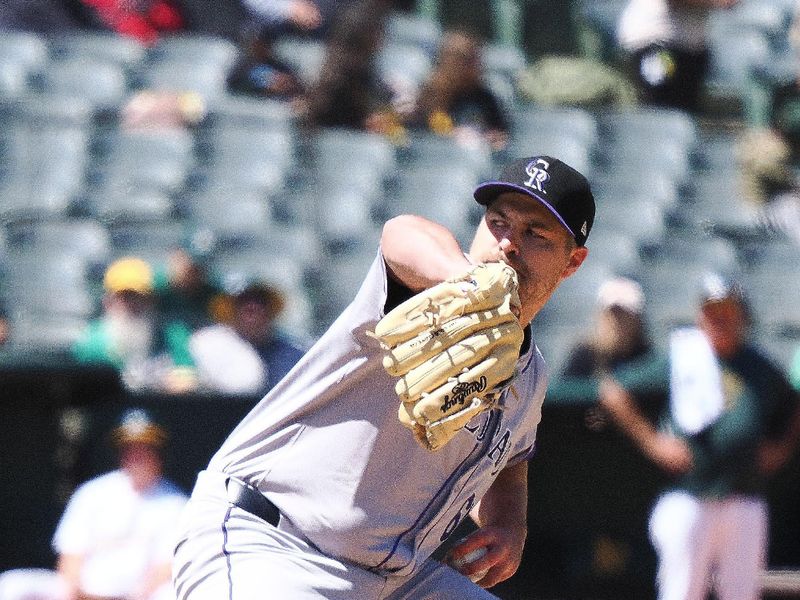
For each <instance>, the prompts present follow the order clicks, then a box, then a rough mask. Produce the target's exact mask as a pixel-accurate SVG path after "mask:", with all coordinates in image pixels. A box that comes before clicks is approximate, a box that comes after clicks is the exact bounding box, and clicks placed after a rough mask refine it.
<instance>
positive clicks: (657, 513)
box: [599, 274, 800, 600]
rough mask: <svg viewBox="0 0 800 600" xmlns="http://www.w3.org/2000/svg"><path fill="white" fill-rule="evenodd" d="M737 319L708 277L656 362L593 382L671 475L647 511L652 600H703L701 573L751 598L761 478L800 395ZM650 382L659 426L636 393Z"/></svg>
mask: <svg viewBox="0 0 800 600" xmlns="http://www.w3.org/2000/svg"><path fill="white" fill-rule="evenodd" d="M749 323H750V315H749V310H748V305H747V302H746V299H745V296H744V294H743V292H742V289H741V287H740V286H739V285H738V284H737V283H735V282H733V281H732V280H729V279H726V278H724V277H721V276H719V275H717V274H711V275H709V276H708V277H707V278H706V279H705V280H704V282H703V284H702V291H701V294H700V307H699V311H698V316H697V324H698V327H697V328H696V329H695V328H685V329H679V330H677V331H676V332H674V333H673V334H672V336H671V338H670V347H669V356H668V357H665V359H664V360H663V361H661V364H654V365H651V366H652V367H653V368H650V369H642V368H637V369H632V370H630V371H629V372H627V373H625V374H619V373H618V374H615V375H614V378H611V377H605V378H603V380H602V382H601V383H600V386H599V398H600V403H601V406H603V407H604V408H605V409H606V410H607V411H608V412H609V413H610V415H611V416H612V419H613V420H614V422H616V423H617V424H618V425H619V427H620V428H621V429H622V430H623V431H624V432H625V433H626V434H628V435H629V436H630V438H631V439H632V440H633V441H634V442H635V443H636V444H637V446H639V448H640V449H641V451H642V452H643V453H644V455H645V456H647V457H648V458H649V459H651V460H652V461H653V462H654V463H655V464H656V465H658V466H659V467H661V468H662V469H663V470H664V471H666V472H667V473H669V474H671V475H672V476H673V477H674V481H673V484H672V486H670V489H669V490H668V491H667V492H665V493H664V494H663V495H662V496H661V497H660V498H659V500H658V501H657V502H656V505H655V507H654V508H653V511H652V513H651V518H650V537H651V541H652V542H653V545H654V547H655V549H656V553H657V554H658V557H659V568H658V587H659V598H662V599H668V598H686V599H688V600H704V599H705V598H706V595H707V593H708V592H709V588H710V587H711V586H712V581H713V582H714V583H713V585H714V587H715V591H716V597H717V598H719V600H740V599H741V600H752V599H754V598H758V597H759V592H760V581H759V577H760V574H761V572H762V570H763V569H764V568H765V566H766V565H765V560H766V550H767V532H768V514H767V503H766V500H765V496H764V494H765V484H766V481H767V479H768V477H769V476H771V475H773V474H775V473H776V472H777V471H778V470H779V469H781V468H782V467H783V466H784V465H785V464H786V463H787V461H788V460H789V459H790V458H791V455H792V453H793V452H794V451H795V449H796V447H797V443H798V439H800V398H799V397H798V394H797V392H796V391H795V390H793V389H792V387H791V386H790V384H789V382H788V381H787V379H786V377H785V375H784V374H783V373H781V372H780V370H779V369H778V368H777V367H776V366H774V365H773V364H772V363H771V362H769V360H768V359H766V358H765V357H764V355H763V354H762V353H761V352H760V351H759V350H758V349H756V348H755V347H754V346H752V345H751V344H750V342H749V339H748V337H749V332H748V327H749ZM653 389H663V390H668V391H669V397H670V402H669V405H670V406H669V411H668V413H667V414H664V415H663V421H662V422H661V427H659V426H658V425H656V424H655V423H654V422H652V421H651V420H649V419H648V418H646V417H645V415H644V414H643V407H642V406H641V402H642V399H641V396H640V394H641V393H642V392H647V391H650V390H653ZM712 575H713V576H714V577H713V578H712Z"/></svg>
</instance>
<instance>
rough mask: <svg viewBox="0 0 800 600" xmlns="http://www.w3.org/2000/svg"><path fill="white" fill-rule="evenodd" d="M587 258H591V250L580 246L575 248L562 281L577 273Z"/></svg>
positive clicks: (571, 252) (565, 268) (570, 255)
mask: <svg viewBox="0 0 800 600" xmlns="http://www.w3.org/2000/svg"><path fill="white" fill-rule="evenodd" d="M587 256H589V249H588V248H587V247H586V246H578V247H576V248H573V249H572V250H571V251H570V254H569V262H568V263H567V266H566V267H564V272H563V273H562V279H566V278H567V277H569V276H570V275H572V274H573V273H574V272H575V271H577V270H578V269H579V268H580V266H581V265H582V264H583V261H585V260H586V257H587Z"/></svg>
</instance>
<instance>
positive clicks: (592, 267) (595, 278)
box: [536, 235, 615, 324]
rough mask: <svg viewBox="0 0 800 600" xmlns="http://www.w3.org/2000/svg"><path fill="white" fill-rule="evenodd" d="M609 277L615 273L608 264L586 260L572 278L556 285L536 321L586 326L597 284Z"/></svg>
mask: <svg viewBox="0 0 800 600" xmlns="http://www.w3.org/2000/svg"><path fill="white" fill-rule="evenodd" d="M590 239H591V235H590ZM613 275H615V272H614V271H613V270H612V269H611V268H610V267H609V265H607V264H605V263H603V262H599V261H598V262H593V261H591V260H587V261H586V262H584V264H583V265H582V266H581V268H580V269H578V271H577V272H576V273H575V274H574V275H572V276H571V277H568V278H567V279H565V280H564V281H562V282H561V283H560V284H559V286H558V288H557V289H556V291H555V292H554V293H553V295H552V296H551V297H550V300H549V301H548V303H547V304H546V305H545V307H544V308H543V309H542V310H541V312H540V313H539V314H538V315H537V316H536V322H537V323H539V324H542V323H544V324H552V323H573V324H582V323H588V322H589V321H590V320H591V314H592V311H593V310H594V307H595V298H596V297H597V291H598V290H599V289H600V285H601V284H602V283H603V282H604V281H605V280H606V279H608V278H609V277H612V276H613Z"/></svg>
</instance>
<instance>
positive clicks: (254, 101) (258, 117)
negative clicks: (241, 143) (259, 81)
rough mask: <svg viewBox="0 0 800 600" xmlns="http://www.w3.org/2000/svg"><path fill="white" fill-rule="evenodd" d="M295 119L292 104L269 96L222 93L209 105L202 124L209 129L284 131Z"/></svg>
mask: <svg viewBox="0 0 800 600" xmlns="http://www.w3.org/2000/svg"><path fill="white" fill-rule="evenodd" d="M293 122H294V113H293V111H292V107H291V104H290V103H288V102H283V101H281V100H271V99H269V98H253V97H251V96H245V95H234V94H225V95H223V96H219V97H217V98H216V99H215V100H214V101H213V102H210V103H209V105H208V114H207V115H206V118H205V119H204V124H205V125H207V126H209V127H211V128H212V129H217V130H224V129H226V128H231V129H253V130H265V131H283V130H284V129H286V128H290V127H291V126H292V124H293Z"/></svg>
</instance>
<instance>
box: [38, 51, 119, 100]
mask: <svg viewBox="0 0 800 600" xmlns="http://www.w3.org/2000/svg"><path fill="white" fill-rule="evenodd" d="M33 86H34V88H35V89H36V90H38V91H39V92H41V93H43V94H47V95H51V96H58V97H62V98H81V99H86V100H88V101H89V102H91V103H92V105H93V106H94V107H95V109H117V108H119V107H120V106H121V105H122V103H123V101H124V99H125V98H126V97H127V95H128V91H129V87H128V81H127V79H126V76H125V73H124V71H123V70H122V67H120V66H118V65H115V64H113V63H109V62H102V61H98V60H94V61H92V60H90V59H89V58H87V57H81V56H74V57H69V58H64V59H61V60H56V61H51V62H49V63H47V66H46V68H44V69H42V70H40V71H39V73H38V74H37V76H36V78H35V79H34V83H33Z"/></svg>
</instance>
